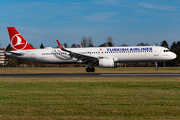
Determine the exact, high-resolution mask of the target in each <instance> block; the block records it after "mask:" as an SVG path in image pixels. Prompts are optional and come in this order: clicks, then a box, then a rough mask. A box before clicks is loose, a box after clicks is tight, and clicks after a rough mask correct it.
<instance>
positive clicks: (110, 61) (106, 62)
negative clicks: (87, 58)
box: [99, 58, 117, 68]
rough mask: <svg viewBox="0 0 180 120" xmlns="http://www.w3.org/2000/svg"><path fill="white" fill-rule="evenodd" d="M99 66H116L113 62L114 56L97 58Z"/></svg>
mask: <svg viewBox="0 0 180 120" xmlns="http://www.w3.org/2000/svg"><path fill="white" fill-rule="evenodd" d="M99 67H101V68H116V67H117V63H114V58H101V59H99Z"/></svg>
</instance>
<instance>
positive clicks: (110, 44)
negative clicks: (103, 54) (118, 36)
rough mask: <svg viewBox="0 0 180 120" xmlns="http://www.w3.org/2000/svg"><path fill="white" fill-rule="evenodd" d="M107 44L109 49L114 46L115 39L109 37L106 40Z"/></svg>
mask: <svg viewBox="0 0 180 120" xmlns="http://www.w3.org/2000/svg"><path fill="white" fill-rule="evenodd" d="M106 43H107V45H108V46H109V47H112V46H114V44H113V38H112V37H111V36H108V39H107V40H106Z"/></svg>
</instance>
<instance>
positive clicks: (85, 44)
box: [81, 36, 88, 47]
mask: <svg viewBox="0 0 180 120" xmlns="http://www.w3.org/2000/svg"><path fill="white" fill-rule="evenodd" d="M81 46H82V47H88V40H87V37H85V36H84V37H82V41H81Z"/></svg>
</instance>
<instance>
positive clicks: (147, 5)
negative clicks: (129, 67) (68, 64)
mask: <svg viewBox="0 0 180 120" xmlns="http://www.w3.org/2000/svg"><path fill="white" fill-rule="evenodd" d="M0 11H1V12H0V47H1V48H2V47H4V48H6V47H7V46H8V44H9V43H10V40H9V35H8V31H7V27H15V28H16V29H17V30H18V31H19V32H20V33H21V34H22V36H23V37H24V38H25V39H26V40H27V41H28V42H29V43H31V44H32V45H33V46H34V47H36V48H39V47H40V44H41V43H43V45H44V46H45V47H56V46H57V43H56V39H58V40H59V41H60V42H61V43H62V44H64V43H67V44H68V47H71V45H72V44H80V43H81V40H82V37H83V36H85V37H87V38H88V37H91V38H92V40H93V45H94V46H99V45H100V44H103V43H104V42H106V40H107V38H108V36H111V37H112V38H113V42H114V44H115V46H120V45H122V44H127V45H129V46H136V45H137V44H139V43H141V42H143V43H149V44H150V45H154V44H158V45H160V43H161V42H162V41H163V40H166V41H167V42H168V44H169V47H170V46H171V45H172V43H173V42H174V41H175V42H177V41H179V40H180V1H178V0H16V1H15V0H1V1H0Z"/></svg>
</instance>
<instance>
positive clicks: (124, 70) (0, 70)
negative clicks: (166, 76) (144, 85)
mask: <svg viewBox="0 0 180 120" xmlns="http://www.w3.org/2000/svg"><path fill="white" fill-rule="evenodd" d="M85 69H86V68H76V67H74V68H0V73H1V74H4V73H6V74H8V73H86V71H85ZM179 72H180V68H178V67H170V68H168V67H165V68H164V67H162V68H159V71H155V68H154V67H148V68H146V67H139V68H136V67H135V68H128V67H121V68H96V71H95V73H179Z"/></svg>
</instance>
